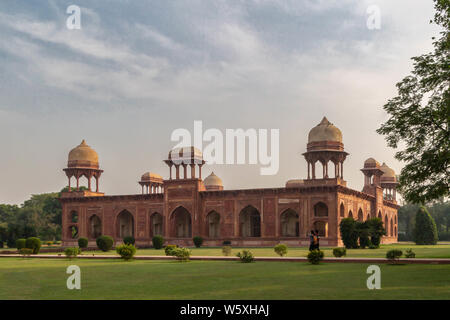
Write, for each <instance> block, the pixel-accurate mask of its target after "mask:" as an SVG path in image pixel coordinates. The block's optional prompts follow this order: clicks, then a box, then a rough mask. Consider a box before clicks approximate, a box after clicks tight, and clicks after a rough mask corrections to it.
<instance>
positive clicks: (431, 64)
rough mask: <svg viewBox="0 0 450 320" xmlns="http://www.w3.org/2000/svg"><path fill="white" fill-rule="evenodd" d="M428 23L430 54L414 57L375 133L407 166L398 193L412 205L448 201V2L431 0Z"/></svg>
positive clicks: (449, 160) (449, 62) (449, 3)
mask: <svg viewBox="0 0 450 320" xmlns="http://www.w3.org/2000/svg"><path fill="white" fill-rule="evenodd" d="M434 2H435V9H436V13H435V16H434V19H433V20H432V21H430V22H431V23H435V24H437V25H438V26H440V27H442V29H443V30H442V32H441V36H440V38H439V39H437V40H436V39H435V38H433V40H434V42H433V45H434V51H433V52H430V53H428V54H424V55H421V56H418V57H413V58H412V60H413V61H414V67H413V71H412V73H411V75H409V76H407V77H405V78H404V79H403V80H402V81H401V82H399V83H397V89H398V96H396V97H394V98H392V99H390V100H389V101H388V103H387V104H385V105H384V110H385V111H386V112H387V113H388V114H389V119H388V120H387V122H385V123H384V124H383V125H382V126H381V127H380V128H379V129H378V130H377V132H378V133H380V134H383V135H385V136H386V140H387V143H388V145H389V146H390V147H392V148H398V147H399V145H400V144H401V145H402V146H403V145H404V146H405V147H404V150H400V151H398V152H397V153H396V154H395V157H396V159H398V160H400V161H403V162H405V163H406V165H405V166H404V168H403V169H402V171H401V174H400V179H399V182H400V184H399V190H400V192H401V193H402V195H403V197H404V198H405V199H406V200H407V201H408V202H412V203H422V204H423V203H426V202H428V201H430V200H433V199H438V198H440V197H447V196H448V194H449V185H450V183H449V182H450V165H449V162H450V132H449V118H450V114H449V113H450V91H449V82H450V23H449V21H450V1H449V0H434Z"/></svg>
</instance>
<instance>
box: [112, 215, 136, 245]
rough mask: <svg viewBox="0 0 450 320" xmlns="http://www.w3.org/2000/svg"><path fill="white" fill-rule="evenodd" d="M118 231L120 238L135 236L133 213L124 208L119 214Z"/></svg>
mask: <svg viewBox="0 0 450 320" xmlns="http://www.w3.org/2000/svg"><path fill="white" fill-rule="evenodd" d="M116 221H117V222H116V233H117V237H118V238H121V239H123V238H125V237H134V218H133V215H132V214H131V213H130V212H129V211H127V210H123V211H122V212H121V213H119V215H118V216H117V220H116Z"/></svg>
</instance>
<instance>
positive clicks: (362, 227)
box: [356, 221, 371, 249]
mask: <svg viewBox="0 0 450 320" xmlns="http://www.w3.org/2000/svg"><path fill="white" fill-rule="evenodd" d="M356 229H357V230H358V238H359V247H360V248H361V249H365V248H366V247H368V246H369V245H370V244H371V243H370V240H369V226H368V225H367V222H366V221H365V222H360V221H356Z"/></svg>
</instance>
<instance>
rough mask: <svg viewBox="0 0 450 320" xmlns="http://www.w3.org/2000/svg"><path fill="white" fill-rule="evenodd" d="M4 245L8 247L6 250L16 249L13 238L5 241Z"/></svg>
mask: <svg viewBox="0 0 450 320" xmlns="http://www.w3.org/2000/svg"><path fill="white" fill-rule="evenodd" d="M6 245H7V246H8V248H15V247H16V239H14V238H8V239H6Z"/></svg>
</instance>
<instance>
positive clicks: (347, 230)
mask: <svg viewBox="0 0 450 320" xmlns="http://www.w3.org/2000/svg"><path fill="white" fill-rule="evenodd" d="M339 229H340V231H341V238H342V242H344V246H345V247H346V248H347V249H356V248H358V230H357V228H356V221H355V220H353V218H344V219H342V220H341V223H340V224H339Z"/></svg>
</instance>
